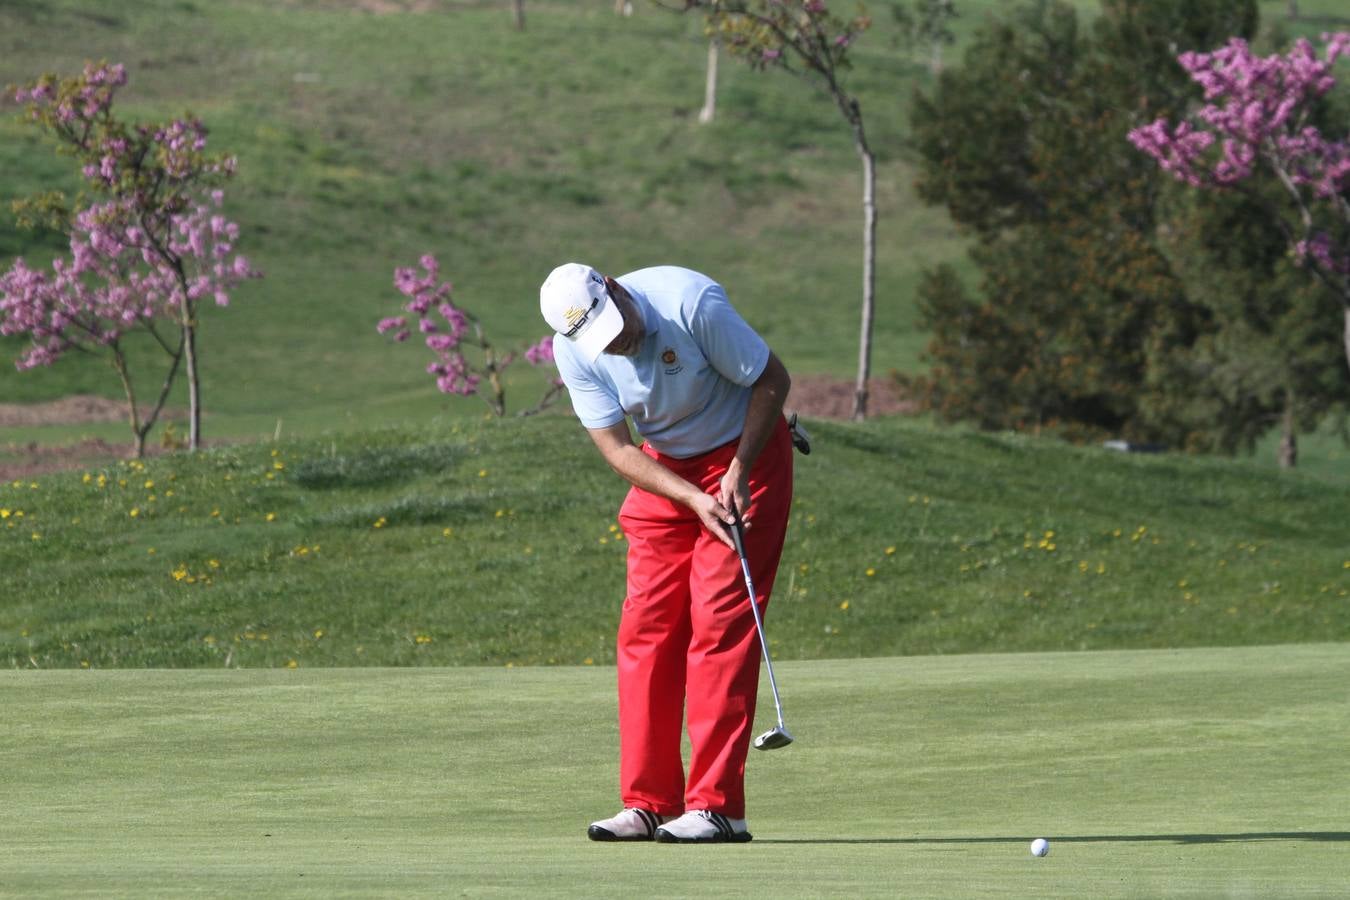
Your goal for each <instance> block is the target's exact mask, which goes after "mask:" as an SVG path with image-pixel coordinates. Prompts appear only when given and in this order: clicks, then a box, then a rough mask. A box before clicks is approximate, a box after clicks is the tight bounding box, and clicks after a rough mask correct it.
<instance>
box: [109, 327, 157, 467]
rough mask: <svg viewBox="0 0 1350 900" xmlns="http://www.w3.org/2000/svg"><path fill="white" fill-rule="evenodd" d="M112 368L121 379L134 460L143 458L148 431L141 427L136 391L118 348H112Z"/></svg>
mask: <svg viewBox="0 0 1350 900" xmlns="http://www.w3.org/2000/svg"><path fill="white" fill-rule="evenodd" d="M112 365H113V368H114V369H115V370H116V371H117V377H118V378H120V379H122V392H123V393H124V394H126V397H127V418H128V420H129V421H130V425H131V435H132V440H133V441H134V442H135V443H134V449H133V451H132V452H133V453H134V454H135V458H136V459H141V458H142V457H144V456H145V435H146V432H147V431H148V430H149V429H147V428H142V427H141V414H140V410H139V408H138V407H137V406H136V389H135V388H134V387H132V385H131V373H130V372H128V371H127V360H126V357H125V356H123V355H122V350H121V348H119V347H116V346H114V347H113V358H112Z"/></svg>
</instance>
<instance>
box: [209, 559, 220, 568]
mask: <svg viewBox="0 0 1350 900" xmlns="http://www.w3.org/2000/svg"><path fill="white" fill-rule="evenodd" d="M206 564H207V565H208V566H210V567H211V568H213V569H219V568H220V560H218V559H208V560H207V561H206Z"/></svg>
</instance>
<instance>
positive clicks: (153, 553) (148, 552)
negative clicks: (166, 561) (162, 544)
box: [145, 547, 155, 556]
mask: <svg viewBox="0 0 1350 900" xmlns="http://www.w3.org/2000/svg"><path fill="white" fill-rule="evenodd" d="M145 552H146V553H147V554H148V555H150V556H154V555H155V548H154V547H150V548H149V549H147V550H146V551H145Z"/></svg>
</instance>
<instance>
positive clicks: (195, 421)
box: [183, 299, 202, 452]
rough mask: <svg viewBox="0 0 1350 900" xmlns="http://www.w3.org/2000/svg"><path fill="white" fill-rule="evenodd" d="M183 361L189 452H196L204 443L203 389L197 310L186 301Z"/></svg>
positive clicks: (184, 309) (184, 308)
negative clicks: (198, 368)
mask: <svg viewBox="0 0 1350 900" xmlns="http://www.w3.org/2000/svg"><path fill="white" fill-rule="evenodd" d="M183 315H184V320H183V360H184V362H185V363H186V365H187V385H188V450H189V451H192V452H195V451H196V450H197V449H198V448H200V447H201V441H202V388H201V377H200V374H199V373H198V371H197V323H196V322H195V321H194V318H195V309H193V308H192V307H191V306H190V305H188V301H187V300H186V299H184V307H183Z"/></svg>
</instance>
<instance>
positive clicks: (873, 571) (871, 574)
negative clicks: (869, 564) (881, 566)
mask: <svg viewBox="0 0 1350 900" xmlns="http://www.w3.org/2000/svg"><path fill="white" fill-rule="evenodd" d="M875 574H877V570H876V569H868V570H867V577H868V578H871V577H872V576H873V575H875Z"/></svg>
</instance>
